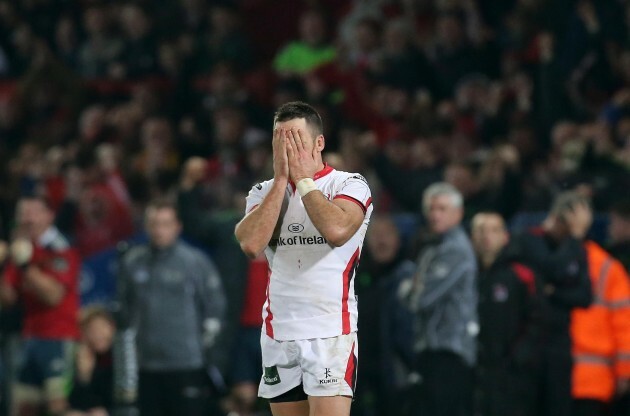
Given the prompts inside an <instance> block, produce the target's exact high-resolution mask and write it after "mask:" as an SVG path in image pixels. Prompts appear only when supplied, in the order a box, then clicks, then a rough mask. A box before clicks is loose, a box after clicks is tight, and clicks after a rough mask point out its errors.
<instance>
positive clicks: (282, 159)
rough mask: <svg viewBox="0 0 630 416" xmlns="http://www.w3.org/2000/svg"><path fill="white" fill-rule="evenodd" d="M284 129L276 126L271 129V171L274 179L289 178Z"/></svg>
mask: <svg viewBox="0 0 630 416" xmlns="http://www.w3.org/2000/svg"><path fill="white" fill-rule="evenodd" d="M286 140H287V139H286V130H285V129H284V128H281V127H278V126H276V128H275V129H274V131H273V142H272V146H273V172H274V177H275V179H276V180H282V179H284V180H288V179H289V162H288V158H287V146H286V143H287V142H286Z"/></svg>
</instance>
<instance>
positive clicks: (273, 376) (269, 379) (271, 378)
mask: <svg viewBox="0 0 630 416" xmlns="http://www.w3.org/2000/svg"><path fill="white" fill-rule="evenodd" d="M263 380H264V381H265V384H267V385H269V386H273V385H274V384H278V383H280V374H278V367H276V366H275V365H274V366H272V367H265V374H264V375H263Z"/></svg>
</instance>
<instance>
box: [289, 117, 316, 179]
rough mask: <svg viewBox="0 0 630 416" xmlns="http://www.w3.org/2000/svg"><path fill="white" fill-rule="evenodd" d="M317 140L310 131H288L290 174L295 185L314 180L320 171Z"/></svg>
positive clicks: (293, 129) (294, 129) (295, 129)
mask: <svg viewBox="0 0 630 416" xmlns="http://www.w3.org/2000/svg"><path fill="white" fill-rule="evenodd" d="M317 151H318V150H317V146H315V140H314V139H313V138H312V137H311V135H310V134H309V133H308V129H298V128H295V127H294V128H292V129H290V130H288V131H287V155H288V158H289V174H290V176H291V180H293V182H294V183H298V182H299V181H300V180H302V179H304V178H312V177H313V176H314V175H315V173H316V172H317V171H318V170H319V169H318V168H319V163H318V159H317Z"/></svg>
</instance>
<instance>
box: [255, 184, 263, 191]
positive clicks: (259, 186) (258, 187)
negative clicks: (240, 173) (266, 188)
mask: <svg viewBox="0 0 630 416" xmlns="http://www.w3.org/2000/svg"><path fill="white" fill-rule="evenodd" d="M254 187H255V188H256V189H258V190H259V191H260V190H261V189H262V183H257V184H256V185H254Z"/></svg>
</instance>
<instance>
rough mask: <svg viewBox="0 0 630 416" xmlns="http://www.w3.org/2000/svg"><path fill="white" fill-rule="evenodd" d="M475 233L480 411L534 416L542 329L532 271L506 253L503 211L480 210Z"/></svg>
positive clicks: (474, 223) (494, 415) (501, 415)
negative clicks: (536, 362) (536, 364)
mask: <svg viewBox="0 0 630 416" xmlns="http://www.w3.org/2000/svg"><path fill="white" fill-rule="evenodd" d="M471 237H472V243H473V247H474V249H475V253H476V254H477V260H478V264H479V274H478V276H479V277H478V288H479V305H478V311H479V325H480V332H479V338H478V341H479V355H478V358H477V360H478V361H477V393H476V395H475V396H476V398H477V403H476V404H477V410H478V413H479V414H480V415H483V416H504V415H510V416H535V415H537V403H538V400H537V394H536V392H537V380H536V376H535V374H536V371H533V370H534V369H535V366H534V364H535V361H536V356H537V353H538V352H539V351H538V345H539V339H540V335H539V332H540V331H539V322H538V321H539V317H538V316H536V315H537V314H536V312H537V311H539V308H538V307H537V302H536V300H537V290H536V282H535V275H534V272H533V270H532V269H530V268H529V267H527V266H525V265H523V264H521V263H518V262H515V261H513V260H511V259H510V258H509V256H508V255H507V253H506V252H505V251H504V248H505V246H506V245H507V244H508V241H509V234H508V230H507V228H506V226H505V222H504V220H503V217H501V215H500V214H499V213H496V212H480V213H478V214H476V215H475V216H474V217H473V219H472V223H471Z"/></svg>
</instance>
